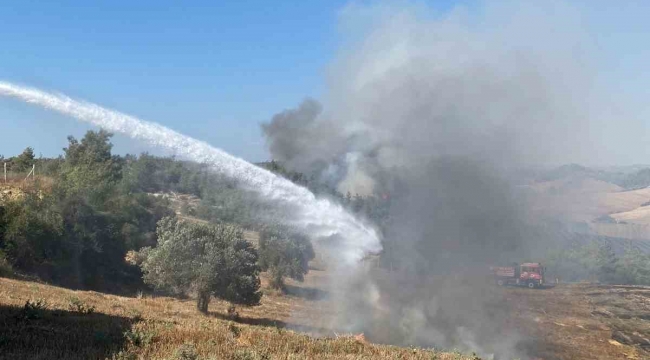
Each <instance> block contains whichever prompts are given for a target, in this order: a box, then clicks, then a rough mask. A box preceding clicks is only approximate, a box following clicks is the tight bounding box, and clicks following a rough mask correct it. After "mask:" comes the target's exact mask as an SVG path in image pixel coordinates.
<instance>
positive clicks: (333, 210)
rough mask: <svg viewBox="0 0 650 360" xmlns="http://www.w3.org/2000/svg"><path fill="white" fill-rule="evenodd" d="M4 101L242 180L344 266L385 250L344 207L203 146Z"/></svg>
mask: <svg viewBox="0 0 650 360" xmlns="http://www.w3.org/2000/svg"><path fill="white" fill-rule="evenodd" d="M0 96H7V97H13V98H17V99H20V100H22V101H25V102H27V103H30V104H35V105H38V106H41V107H43V108H46V109H50V110H54V111H57V112H59V113H62V114H65V115H69V116H72V117H74V118H77V119H79V120H81V121H84V122H88V123H91V124H94V125H96V126H99V127H101V128H104V129H106V130H108V131H112V132H119V133H123V134H126V135H128V136H130V137H132V138H135V139H139V140H144V141H146V142H148V143H150V144H152V145H154V146H159V147H163V148H167V149H170V150H172V151H173V152H175V153H176V154H178V155H180V156H181V157H184V158H187V159H189V160H192V161H196V162H200V163H205V164H208V165H209V166H211V167H212V169H213V170H214V171H217V172H219V173H222V174H224V175H226V176H228V177H230V178H233V179H237V180H239V181H240V182H241V183H242V185H243V187H244V188H246V189H248V190H252V191H255V192H257V193H258V194H259V195H260V196H262V197H263V198H264V199H266V200H270V201H272V202H274V203H275V204H277V205H279V206H282V207H283V208H285V207H286V208H288V209H290V210H291V211H292V212H293V213H295V216H293V217H292V219H290V223H291V225H293V226H296V227H297V228H299V229H300V230H302V231H304V232H306V233H307V234H309V235H311V236H312V237H313V238H314V239H322V238H330V237H333V236H336V237H337V246H336V250H337V251H338V252H340V253H339V254H337V255H338V256H337V257H338V258H339V259H340V260H341V261H342V263H343V264H344V265H354V264H356V263H358V262H359V261H360V260H361V259H362V258H364V257H365V256H366V255H368V254H373V253H377V252H379V251H380V250H381V243H380V241H379V237H378V234H377V232H376V231H375V229H374V228H372V227H371V226H368V225H366V224H364V223H363V222H361V221H359V220H358V219H356V218H355V217H354V216H352V215H351V214H350V213H349V212H347V211H346V210H345V209H344V208H343V207H342V206H341V205H339V204H336V203H334V202H332V201H330V200H328V199H320V198H316V197H315V196H314V194H312V193H311V192H310V191H309V190H307V189H305V188H303V187H300V186H297V185H295V184H293V183H292V182H290V181H289V180H286V179H284V178H282V177H279V176H276V175H274V174H273V173H271V172H270V171H267V170H265V169H262V168H260V167H257V166H255V165H252V164H250V163H248V162H246V161H244V160H242V159H240V158H237V157H234V156H232V155H230V154H228V153H226V152H224V151H222V150H220V149H217V148H214V147H212V146H210V145H209V144H207V143H205V142H203V141H199V140H196V139H193V138H191V137H189V136H185V135H182V134H180V133H178V132H176V131H173V130H171V129H168V128H166V127H164V126H162V125H159V124H156V123H152V122H147V121H143V120H140V119H138V118H136V117H133V116H129V115H126V114H122V113H120V112H117V111H113V110H109V109H106V108H103V107H101V106H98V105H95V104H92V103H88V102H84V101H77V100H73V99H71V98H69V97H67V96H65V95H61V94H52V93H47V92H44V91H41V90H38V89H33V88H28V87H23V86H18V85H14V84H11V83H7V82H0Z"/></svg>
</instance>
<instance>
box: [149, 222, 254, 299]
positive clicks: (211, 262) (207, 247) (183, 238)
mask: <svg viewBox="0 0 650 360" xmlns="http://www.w3.org/2000/svg"><path fill="white" fill-rule="evenodd" d="M157 234H158V245H157V246H156V247H155V248H144V249H143V250H141V252H142V253H145V254H146V257H145V259H144V261H143V262H142V264H141V268H142V271H143V272H144V281H145V282H146V283H148V284H151V285H153V286H154V287H156V288H159V289H165V290H168V291H171V292H173V293H177V294H187V293H189V292H191V291H195V292H196V293H197V308H198V310H199V311H201V312H207V311H208V304H209V302H210V297H211V296H215V297H217V298H220V299H223V300H226V301H228V302H230V303H231V304H241V305H257V304H259V301H260V298H261V296H262V294H261V293H260V292H259V287H260V279H259V267H258V265H257V251H256V250H255V248H253V246H252V245H251V244H250V243H249V242H247V241H246V240H244V238H243V231H242V230H241V228H239V227H236V226H232V225H216V226H215V225H203V224H196V223H189V222H183V221H179V220H177V219H176V218H172V217H166V218H164V219H162V220H160V222H159V223H158V228H157Z"/></svg>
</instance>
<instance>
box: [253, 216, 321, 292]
mask: <svg viewBox="0 0 650 360" xmlns="http://www.w3.org/2000/svg"><path fill="white" fill-rule="evenodd" d="M259 252H260V268H261V269H262V270H263V271H268V272H269V274H270V275H271V286H272V287H274V288H276V289H282V288H283V287H284V278H286V277H290V278H292V279H294V280H297V281H303V279H304V275H305V274H307V273H308V272H309V261H310V260H312V259H313V258H314V249H313V247H312V245H311V242H310V241H309V239H308V238H307V237H306V236H303V235H301V234H299V233H296V232H290V231H289V230H288V229H283V228H280V227H277V226H275V227H269V228H266V229H264V230H263V231H262V232H261V233H260V245H259Z"/></svg>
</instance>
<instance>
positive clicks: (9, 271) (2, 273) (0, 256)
mask: <svg viewBox="0 0 650 360" xmlns="http://www.w3.org/2000/svg"><path fill="white" fill-rule="evenodd" d="M13 273H14V270H13V268H12V267H11V264H10V263H9V261H7V258H6V256H5V254H4V253H3V252H2V251H0V277H11V276H12V275H13Z"/></svg>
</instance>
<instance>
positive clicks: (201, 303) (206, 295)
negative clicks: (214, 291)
mask: <svg viewBox="0 0 650 360" xmlns="http://www.w3.org/2000/svg"><path fill="white" fill-rule="evenodd" d="M208 304H210V292H209V291H205V290H199V294H198V297H197V299H196V308H197V309H198V310H199V311H200V312H202V313H204V314H207V313H208Z"/></svg>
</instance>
